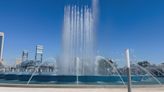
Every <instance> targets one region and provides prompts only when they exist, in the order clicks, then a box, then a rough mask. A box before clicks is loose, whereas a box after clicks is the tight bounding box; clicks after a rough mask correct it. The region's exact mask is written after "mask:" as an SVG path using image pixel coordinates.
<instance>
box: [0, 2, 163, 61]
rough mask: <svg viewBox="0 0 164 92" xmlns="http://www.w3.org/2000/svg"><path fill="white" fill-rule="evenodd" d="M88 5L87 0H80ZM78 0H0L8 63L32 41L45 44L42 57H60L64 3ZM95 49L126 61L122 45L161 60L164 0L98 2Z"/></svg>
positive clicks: (143, 56)
mask: <svg viewBox="0 0 164 92" xmlns="http://www.w3.org/2000/svg"><path fill="white" fill-rule="evenodd" d="M84 1H86V2H85V3H89V0H84ZM77 2H78V0H0V31H3V32H5V48H4V58H5V60H6V61H7V62H15V61H13V60H14V59H16V58H17V57H20V56H21V53H22V51H23V50H29V52H30V58H34V51H35V45H37V44H42V45H44V47H45V53H44V54H45V57H56V56H59V54H60V50H61V38H62V37H61V33H62V26H63V12H64V11H63V10H64V5H66V4H68V3H77ZM98 24H99V25H98V28H97V29H98V30H97V53H98V54H100V55H103V56H105V57H111V58H115V59H121V60H123V59H124V55H123V53H124V51H125V48H130V49H131V53H132V54H133V57H135V56H136V57H137V59H139V60H140V59H141V60H150V61H152V62H153V63H161V62H163V61H164V41H163V40H164V1H163V0H100V2H99V23H98Z"/></svg>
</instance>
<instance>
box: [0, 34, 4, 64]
mask: <svg viewBox="0 0 164 92" xmlns="http://www.w3.org/2000/svg"><path fill="white" fill-rule="evenodd" d="M3 47H4V33H3V32H0V62H2V61H3Z"/></svg>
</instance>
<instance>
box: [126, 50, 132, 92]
mask: <svg viewBox="0 0 164 92" xmlns="http://www.w3.org/2000/svg"><path fill="white" fill-rule="evenodd" d="M126 61H127V76H128V92H131V85H132V84H131V69H130V54H129V49H126Z"/></svg>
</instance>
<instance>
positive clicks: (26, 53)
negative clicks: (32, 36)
mask: <svg viewBox="0 0 164 92" xmlns="http://www.w3.org/2000/svg"><path fill="white" fill-rule="evenodd" d="M27 60H28V52H27V51H26V50H24V51H23V53H22V62H23V61H27Z"/></svg>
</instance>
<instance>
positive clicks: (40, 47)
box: [35, 45, 44, 62]
mask: <svg viewBox="0 0 164 92" xmlns="http://www.w3.org/2000/svg"><path fill="white" fill-rule="evenodd" d="M43 49H44V47H43V45H37V46H36V52H35V61H39V62H42V60H43Z"/></svg>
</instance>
